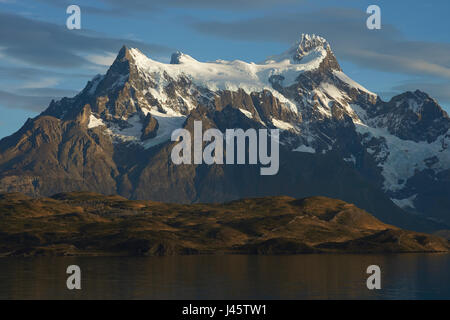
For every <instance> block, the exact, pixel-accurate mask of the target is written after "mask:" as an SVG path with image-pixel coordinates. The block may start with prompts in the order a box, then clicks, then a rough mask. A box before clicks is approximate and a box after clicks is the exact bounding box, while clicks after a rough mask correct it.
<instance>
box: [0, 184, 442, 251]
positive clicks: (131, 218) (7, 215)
mask: <svg viewBox="0 0 450 320" xmlns="http://www.w3.org/2000/svg"><path fill="white" fill-rule="evenodd" d="M0 240H1V241H0V243H1V245H0V256H40V255H91V256H92V255H94V256H96V255H178V254H210V253H216V254H217V253H246V254H300V253H319V252H340V253H382V252H383V253H386V252H390V253H393V252H395V253H400V252H448V251H449V249H450V243H449V242H448V240H445V239H443V238H439V237H436V236H432V235H428V234H423V233H417V232H413V231H405V230H402V229H399V228H396V227H393V226H390V225H387V224H385V223H382V222H381V221H379V220H378V219H376V218H375V217H373V216H372V215H370V214H369V213H367V212H366V211H364V210H361V209H359V208H358V207H356V206H355V205H353V204H349V203H346V202H344V201H341V200H337V199H330V198H325V197H310V198H303V199H294V198H290V197H285V196H279V197H266V198H254V199H242V200H237V201H232V202H228V203H224V204H191V205H187V204H184V205H180V204H168V203H161V202H154V201H144V200H128V199H126V198H123V197H120V196H103V195H100V194H95V193H89V192H72V193H60V194H56V195H54V196H52V197H50V198H38V199H36V198H30V197H28V196H25V195H23V194H18V193H13V194H2V195H0Z"/></svg>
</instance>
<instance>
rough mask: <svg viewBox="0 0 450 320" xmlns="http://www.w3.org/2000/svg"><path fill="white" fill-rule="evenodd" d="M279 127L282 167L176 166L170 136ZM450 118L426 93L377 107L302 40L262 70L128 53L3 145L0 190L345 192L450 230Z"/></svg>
mask: <svg viewBox="0 0 450 320" xmlns="http://www.w3.org/2000/svg"><path fill="white" fill-rule="evenodd" d="M195 120H202V121H203V128H204V130H206V129H207V128H212V127H216V128H219V129H220V130H222V131H224V130H225V129H227V128H242V129H244V130H246V129H248V128H279V129H280V130H281V135H280V169H279V172H278V174H277V175H274V176H260V175H259V166H258V165H234V166H233V165H205V164H200V165H174V164H173V163H172V162H171V160H170V152H171V149H172V147H173V145H174V143H173V142H171V141H170V136H171V133H172V132H173V130H174V129H176V128H181V127H183V128H186V129H188V130H190V131H192V130H193V129H192V128H193V122H194V121H195ZM449 128H450V119H449V117H448V115H447V113H446V112H445V111H443V110H442V108H441V107H440V106H439V104H438V103H437V101H436V100H434V99H433V98H431V97H430V96H428V95H427V94H426V93H424V92H421V91H415V92H406V93H403V94H400V95H398V96H395V97H393V98H392V99H391V100H390V101H388V102H385V101H382V100H381V99H380V97H378V96H377V95H376V94H374V93H372V92H370V91H369V90H367V89H365V88H364V87H363V86H361V85H359V84H358V83H356V82H355V81H353V80H352V79H350V78H349V77H348V76H347V75H346V74H345V73H344V72H343V71H342V69H341V67H340V65H339V63H338V61H337V59H336V57H335V56H334V54H333V51H332V49H331V46H330V44H329V43H328V42H327V41H326V40H325V39H323V38H321V37H319V36H315V35H302V36H301V37H300V39H299V41H297V42H296V43H295V44H294V45H293V46H292V47H291V48H289V49H288V50H287V51H286V52H284V53H282V54H280V55H274V56H272V57H269V58H268V59H267V60H266V61H264V62H262V63H259V64H256V63H247V62H243V61H239V60H234V61H224V60H216V61H213V62H199V61H197V60H195V59H194V58H192V57H191V56H189V55H187V54H184V53H181V52H176V53H174V54H173V55H172V57H171V61H170V64H165V63H161V62H157V61H155V60H152V59H150V58H148V57H146V56H145V55H144V54H142V53H141V52H140V51H139V50H138V49H129V48H127V47H125V46H124V47H123V48H122V49H121V50H120V51H119V53H118V55H117V57H116V59H115V61H114V63H113V64H112V65H111V67H110V68H109V70H108V71H107V73H106V74H105V75H98V76H96V77H94V78H93V79H92V80H91V81H89V82H88V84H87V85H86V87H85V88H84V89H83V90H82V91H81V92H80V93H79V94H78V95H76V96H75V97H73V98H63V99H61V100H59V101H52V102H51V103H50V105H49V107H48V108H47V109H46V110H45V111H43V112H42V113H41V114H40V115H39V116H37V117H35V118H33V119H28V120H27V121H26V123H25V124H24V125H23V127H22V128H21V129H20V130H18V131H17V132H16V133H14V134H13V135H11V136H9V137H6V138H4V139H2V140H1V141H0V192H22V193H25V194H27V195H30V196H49V195H52V194H54V193H58V192H70V191H80V190H88V191H94V192H101V193H104V194H119V195H122V196H124V197H127V198H130V199H147V200H158V201H168V202H178V203H193V202H223V201H229V200H234V199H238V198H243V197H255V196H269V195H270V196H274V195H288V196H293V197H296V198H299V197H307V196H316V195H322V196H328V197H333V198H339V199H342V200H345V201H348V202H351V203H355V204H356V205H357V206H359V207H361V208H363V209H365V210H367V211H369V212H371V213H373V214H374V215H375V216H376V217H378V218H380V219H381V220H382V221H384V222H386V223H389V224H394V225H396V226H398V227H402V228H407V229H412V230H421V231H437V230H441V229H450V227H449V225H450V215H449V214H448V208H450V151H449V141H450V132H449Z"/></svg>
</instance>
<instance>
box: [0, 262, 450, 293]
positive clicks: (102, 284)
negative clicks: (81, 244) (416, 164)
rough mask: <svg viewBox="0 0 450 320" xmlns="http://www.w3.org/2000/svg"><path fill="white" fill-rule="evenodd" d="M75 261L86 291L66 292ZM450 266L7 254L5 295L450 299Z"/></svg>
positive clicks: (1, 272) (0, 278)
mask: <svg viewBox="0 0 450 320" xmlns="http://www.w3.org/2000/svg"><path fill="white" fill-rule="evenodd" d="M71 264H76V265H79V266H80V268H81V270H82V290H79V291H76V290H74V291H69V290H67V289H66V277H67V275H66V273H65V271H66V268H67V266H68V265H71ZM371 264H377V265H379V266H380V267H381V270H382V290H378V291H376V292H375V291H369V290H368V289H367V288H366V279H367V275H366V273H365V271H366V268H367V266H369V265H371ZM449 271H450V255H449V254H403V255H298V256H241V255H231V256H230V255H225V256H181V257H149V258H123V257H119V258H118V257H115V258H104V257H95V258H72V257H70V258H67V257H57V258H6V259H0V299H450V275H449Z"/></svg>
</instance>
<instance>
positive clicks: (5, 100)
mask: <svg viewBox="0 0 450 320" xmlns="http://www.w3.org/2000/svg"><path fill="white" fill-rule="evenodd" d="M51 99H52V97H45V96H27V95H19V94H14V93H10V92H5V91H1V90H0V101H1V105H2V106H3V107H6V108H10V109H23V110H31V111H35V112H38V111H42V110H43V109H45V107H47V106H48V103H49V102H50V101H51Z"/></svg>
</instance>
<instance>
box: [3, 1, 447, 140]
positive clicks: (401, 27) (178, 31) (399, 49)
mask: <svg viewBox="0 0 450 320" xmlns="http://www.w3.org/2000/svg"><path fill="white" fill-rule="evenodd" d="M70 4H77V5H79V6H80V8H81V27H82V28H81V30H67V28H66V19H67V17H68V14H66V8H67V6H68V5H70ZM370 4H377V5H378V6H380V8H381V15H382V28H381V30H368V29H367V28H366V19H367V17H368V14H366V8H367V7H368V6H369V5H370ZM449 12H450V1H447V0H442V1H440V0H435V1H428V2H425V1H411V0H410V1H404V0H396V1H392V0H391V1H376V0H372V1H365V0H340V1H338V0H322V1H312V0H228V1H215V0H165V1H159V0H158V1H152V0H127V1H122V0H100V1H84V0H83V1H81V0H75V1H72V0H71V1H65V0H15V1H14V0H0V75H1V76H0V112H1V115H2V117H1V118H0V138H1V137H4V136H7V135H9V134H11V133H13V132H15V131H16V130H17V129H19V128H20V126H21V125H22V124H23V123H24V122H25V120H26V118H27V117H34V116H36V115H37V114H38V113H39V112H40V111H42V110H43V109H44V108H45V107H46V106H47V105H48V103H49V102H50V100H51V99H52V98H55V99H57V98H60V97H63V96H73V95H74V94H76V93H77V92H78V91H79V90H81V89H82V88H83V87H84V86H85V84H86V82H87V81H88V80H90V79H91V78H92V77H93V76H95V75H96V74H97V73H104V72H105V71H106V70H107V66H108V64H110V63H111V62H112V60H113V59H114V56H115V55H116V54H117V52H118V50H119V49H120V47H121V46H122V45H123V44H126V45H128V46H131V47H138V48H139V49H141V51H143V52H144V53H146V54H147V55H148V56H150V57H152V58H153V59H156V60H160V61H166V62H168V61H169V57H170V55H171V53H172V52H174V51H176V50H180V51H182V52H185V53H188V54H189V55H191V56H193V57H194V58H196V59H198V60H201V61H206V60H216V59H227V60H232V59H241V60H245V61H255V62H258V61H262V60H264V59H265V58H266V57H267V56H270V55H273V54H277V53H280V52H282V51H285V50H286V49H287V48H288V47H289V46H290V44H291V43H293V42H294V41H295V40H297V38H298V37H299V35H300V34H301V33H302V32H304V33H316V34H318V35H321V36H323V37H325V38H326V39H327V40H328V41H329V42H330V44H331V46H332V49H333V51H334V52H335V54H336V56H337V58H338V60H339V62H340V64H341V66H342V68H343V69H344V72H345V73H347V74H348V75H349V76H350V77H352V78H353V79H354V80H356V81H358V82H359V83H361V84H362V85H364V86H365V87H367V88H368V89H370V90H371V91H373V92H376V93H378V94H379V95H380V96H381V97H382V98H383V99H385V100H388V99H390V98H391V97H392V96H393V95H395V94H398V93H400V92H403V91H406V90H415V89H421V90H423V91H425V92H427V93H429V94H430V95H431V96H432V97H434V98H436V99H437V100H438V102H439V103H440V104H441V105H442V106H443V107H444V108H445V109H446V110H447V111H450V32H449V31H450V20H449V19H448V17H447V15H448V13H449Z"/></svg>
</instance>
